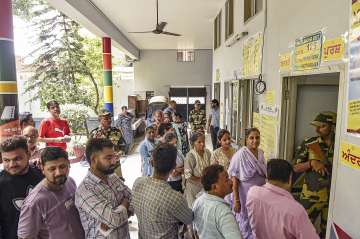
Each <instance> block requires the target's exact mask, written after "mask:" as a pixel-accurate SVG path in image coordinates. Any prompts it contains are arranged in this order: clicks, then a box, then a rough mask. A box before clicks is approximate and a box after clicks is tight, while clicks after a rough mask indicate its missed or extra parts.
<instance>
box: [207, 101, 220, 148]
mask: <svg viewBox="0 0 360 239" xmlns="http://www.w3.org/2000/svg"><path fill="white" fill-rule="evenodd" d="M207 125H208V126H207V132H208V133H211V142H212V145H213V150H215V149H217V148H218V147H219V145H218V141H217V135H218V132H219V129H220V105H219V101H218V100H217V99H213V100H212V101H211V113H210V114H209V119H208V123H207Z"/></svg>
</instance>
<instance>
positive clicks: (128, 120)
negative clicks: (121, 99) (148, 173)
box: [115, 106, 134, 154]
mask: <svg viewBox="0 0 360 239" xmlns="http://www.w3.org/2000/svg"><path fill="white" fill-rule="evenodd" d="M133 118H134V115H132V114H131V113H129V112H128V108H127V106H122V107H121V114H119V116H118V119H117V120H116V122H115V126H116V127H118V128H119V129H121V131H122V133H123V134H124V140H125V143H126V145H125V154H128V153H129V150H130V147H131V145H132V143H133V141H134V133H133V130H132V127H131V124H132V120H133Z"/></svg>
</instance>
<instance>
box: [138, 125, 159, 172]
mask: <svg viewBox="0 0 360 239" xmlns="http://www.w3.org/2000/svg"><path fill="white" fill-rule="evenodd" d="M155 146H156V140H155V128H154V127H153V126H148V127H147V128H146V129H145V139H144V141H143V142H142V143H141V145H140V156H141V175H142V176H151V175H152V171H153V169H152V166H151V154H152V151H153V150H154V148H155Z"/></svg>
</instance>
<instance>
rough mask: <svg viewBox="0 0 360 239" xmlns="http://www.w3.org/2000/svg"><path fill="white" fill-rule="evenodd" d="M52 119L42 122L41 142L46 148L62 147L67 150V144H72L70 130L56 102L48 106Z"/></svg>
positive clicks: (40, 129)
mask: <svg viewBox="0 0 360 239" xmlns="http://www.w3.org/2000/svg"><path fill="white" fill-rule="evenodd" d="M46 107H47V109H48V111H49V113H50V117H49V118H46V119H44V120H42V121H41V123H40V127H39V136H40V141H41V142H44V143H46V146H56V147H61V148H63V149H64V150H66V143H68V142H70V140H71V137H70V136H69V135H70V128H69V124H68V122H67V121H66V120H65V119H61V118H60V113H61V111H60V106H59V103H58V102H57V101H55V100H52V101H50V102H48V103H47V104H46Z"/></svg>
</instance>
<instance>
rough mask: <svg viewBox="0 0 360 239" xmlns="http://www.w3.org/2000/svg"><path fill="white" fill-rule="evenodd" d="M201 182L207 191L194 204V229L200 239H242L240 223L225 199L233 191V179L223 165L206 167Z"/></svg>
mask: <svg viewBox="0 0 360 239" xmlns="http://www.w3.org/2000/svg"><path fill="white" fill-rule="evenodd" d="M201 183H202V184H203V186H204V190H205V193H203V194H202V195H201V196H200V197H199V198H197V199H196V201H195V202H194V206H193V212H194V229H195V231H196V232H197V234H198V236H199V238H200V239H220V238H224V239H241V238H242V237H241V234H240V229H239V225H238V223H237V222H236V220H235V217H234V214H233V213H232V212H231V209H230V206H229V205H228V203H227V202H226V201H225V200H224V198H225V196H226V195H228V194H230V193H231V192H232V181H231V179H230V178H229V175H228V173H227V172H226V171H225V169H224V167H223V166H221V165H211V166H209V167H207V168H205V169H204V171H203V176H202V177H201Z"/></svg>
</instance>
